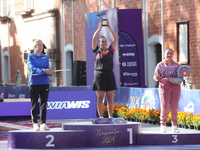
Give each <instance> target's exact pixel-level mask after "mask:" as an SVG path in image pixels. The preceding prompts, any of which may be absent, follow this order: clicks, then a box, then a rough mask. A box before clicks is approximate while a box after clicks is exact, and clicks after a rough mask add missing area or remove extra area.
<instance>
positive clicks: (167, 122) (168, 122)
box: [166, 110, 171, 126]
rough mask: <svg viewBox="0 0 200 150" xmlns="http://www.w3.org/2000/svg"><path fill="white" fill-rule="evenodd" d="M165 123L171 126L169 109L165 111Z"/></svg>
mask: <svg viewBox="0 0 200 150" xmlns="http://www.w3.org/2000/svg"><path fill="white" fill-rule="evenodd" d="M166 124H167V125H169V126H171V111H170V110H168V112H167V121H166Z"/></svg>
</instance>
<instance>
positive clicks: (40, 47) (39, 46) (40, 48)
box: [34, 40, 44, 55]
mask: <svg viewBox="0 0 200 150" xmlns="http://www.w3.org/2000/svg"><path fill="white" fill-rule="evenodd" d="M43 46H44V44H43V42H42V41H40V40H39V41H36V42H35V45H34V48H35V53H36V54H37V55H41V53H42V51H43Z"/></svg>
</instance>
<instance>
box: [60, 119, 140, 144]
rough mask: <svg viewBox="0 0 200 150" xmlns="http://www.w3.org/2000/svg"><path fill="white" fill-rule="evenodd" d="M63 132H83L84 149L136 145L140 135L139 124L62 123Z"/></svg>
mask: <svg viewBox="0 0 200 150" xmlns="http://www.w3.org/2000/svg"><path fill="white" fill-rule="evenodd" d="M62 128H63V130H84V131H85V132H86V147H115V146H130V145H137V135H138V134H140V133H141V123H137V122H133V123H130V124H92V123H89V122H85V123H80V122H78V123H64V124H63V125H62Z"/></svg>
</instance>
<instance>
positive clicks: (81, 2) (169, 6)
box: [0, 0, 200, 89]
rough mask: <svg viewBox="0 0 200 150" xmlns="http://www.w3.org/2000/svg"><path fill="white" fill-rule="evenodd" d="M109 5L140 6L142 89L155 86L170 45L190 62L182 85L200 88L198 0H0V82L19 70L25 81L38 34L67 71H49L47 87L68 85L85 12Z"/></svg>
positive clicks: (82, 57) (11, 81) (81, 56)
mask: <svg viewBox="0 0 200 150" xmlns="http://www.w3.org/2000/svg"><path fill="white" fill-rule="evenodd" d="M115 7H116V8H118V9H142V21H143V37H144V54H145V56H144V57H145V83H146V86H147V87H155V85H156V83H155V82H154V81H153V79H152V77H153V72H154V69H155V65H156V64H157V62H159V61H161V60H162V54H163V53H162V50H163V49H165V48H167V47H171V48H172V49H173V50H174V51H175V55H174V60H176V61H178V62H180V63H181V64H189V65H190V71H191V76H190V78H187V79H186V81H187V85H188V88H193V89H200V84H199V82H200V71H198V68H199V63H198V56H199V55H200V54H199V51H200V49H199V48H200V45H199V44H200V43H199V40H200V37H199V36H198V34H197V33H198V30H199V28H198V25H199V24H200V17H199V16H198V14H199V11H200V9H199V7H200V1H198V0H192V1H188V0H176V1H172V0H0V8H1V9H0V10H1V12H0V13H1V14H0V16H1V17H0V22H1V24H0V58H1V61H0V84H5V85H15V82H16V81H15V80H16V73H17V72H20V75H21V81H22V85H28V82H27V80H28V74H29V71H28V69H27V65H26V56H27V55H28V54H29V53H31V49H32V46H31V41H32V39H34V38H40V39H42V40H43V42H44V44H45V46H46V47H47V49H46V53H47V54H48V55H49V56H50V58H51V59H50V63H51V66H52V67H54V68H57V69H61V68H68V69H71V71H68V72H59V73H57V74H55V75H54V76H53V77H52V86H63V85H71V84H72V78H73V76H72V71H73V68H72V65H73V61H77V60H79V61H86V52H85V40H86V39H85V35H86V33H85V14H89V13H93V12H97V11H101V10H107V9H111V8H115ZM86 63H87V62H86Z"/></svg>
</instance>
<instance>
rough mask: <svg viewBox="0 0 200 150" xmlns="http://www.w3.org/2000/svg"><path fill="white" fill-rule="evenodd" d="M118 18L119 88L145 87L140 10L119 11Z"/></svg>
mask: <svg viewBox="0 0 200 150" xmlns="http://www.w3.org/2000/svg"><path fill="white" fill-rule="evenodd" d="M118 16H119V27H118V28H119V32H118V33H119V48H120V49H119V62H120V63H119V64H120V83H121V86H122V87H145V82H144V81H145V78H144V50H143V34H142V21H141V10H140V9H129V10H119V11H118Z"/></svg>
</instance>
